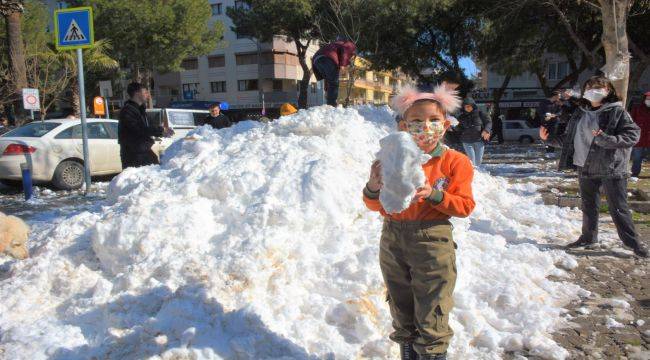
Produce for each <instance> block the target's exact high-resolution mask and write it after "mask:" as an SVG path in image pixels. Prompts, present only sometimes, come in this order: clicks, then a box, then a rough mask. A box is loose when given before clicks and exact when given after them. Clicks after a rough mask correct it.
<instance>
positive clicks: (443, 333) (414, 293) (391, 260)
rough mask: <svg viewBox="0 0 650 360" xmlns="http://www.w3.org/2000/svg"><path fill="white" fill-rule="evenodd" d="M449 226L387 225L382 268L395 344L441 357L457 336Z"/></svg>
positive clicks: (431, 223)
mask: <svg viewBox="0 0 650 360" xmlns="http://www.w3.org/2000/svg"><path fill="white" fill-rule="evenodd" d="M451 233H452V226H451V223H450V222H449V221H446V220H440V221H427V222H408V223H407V222H396V221H392V220H388V219H387V220H385V221H384V227H383V230H382V235H381V245H380V252H379V263H380V265H381V271H382V274H383V275H384V281H385V282H386V288H387V290H388V303H389V305H390V313H391V315H392V317H393V328H394V329H395V331H394V332H393V333H392V334H391V335H390V338H391V340H393V341H395V342H397V343H400V344H403V343H413V345H414V348H415V350H416V352H417V353H418V354H420V355H424V354H427V355H428V354H442V353H445V352H446V351H447V347H449V342H450V341H451V338H452V336H453V334H454V333H453V331H452V330H451V328H450V327H449V312H450V311H451V308H452V307H453V297H452V294H453V292H454V286H455V284H456V251H455V244H454V241H453V239H452V234H451Z"/></svg>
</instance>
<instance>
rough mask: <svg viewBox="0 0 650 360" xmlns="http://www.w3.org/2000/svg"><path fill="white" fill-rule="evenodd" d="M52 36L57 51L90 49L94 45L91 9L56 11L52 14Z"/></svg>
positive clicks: (79, 8)
mask: <svg viewBox="0 0 650 360" xmlns="http://www.w3.org/2000/svg"><path fill="white" fill-rule="evenodd" d="M54 35H55V37H56V48H57V50H72V49H84V48H89V47H92V46H93V44H94V43H95V32H94V29H93V9H92V7H90V6H86V7H76V8H68V9H60V10H56V11H55V12H54Z"/></svg>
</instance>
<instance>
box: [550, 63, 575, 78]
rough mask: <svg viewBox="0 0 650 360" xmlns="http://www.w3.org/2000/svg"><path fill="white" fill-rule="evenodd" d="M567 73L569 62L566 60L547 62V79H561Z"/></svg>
mask: <svg viewBox="0 0 650 360" xmlns="http://www.w3.org/2000/svg"><path fill="white" fill-rule="evenodd" d="M569 73H570V71H569V63H568V62H566V61H564V62H560V63H550V64H548V73H547V76H548V79H549V80H562V79H564V78H565V77H567V75H569Z"/></svg>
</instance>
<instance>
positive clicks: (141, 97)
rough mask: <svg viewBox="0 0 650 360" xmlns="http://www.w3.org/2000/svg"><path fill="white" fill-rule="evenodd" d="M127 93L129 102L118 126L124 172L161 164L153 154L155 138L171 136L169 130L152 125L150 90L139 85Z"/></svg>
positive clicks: (123, 109)
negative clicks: (150, 122)
mask: <svg viewBox="0 0 650 360" xmlns="http://www.w3.org/2000/svg"><path fill="white" fill-rule="evenodd" d="M126 92H127V93H128V95H129V100H127V101H126V103H125V104H124V106H123V107H122V109H121V110H120V116H119V123H118V125H117V132H118V136H117V138H118V143H119V144H120V158H121V160H122V169H126V168H129V167H139V166H146V165H152V164H159V161H158V156H156V154H155V153H154V152H153V151H152V150H151V146H153V144H154V143H155V141H154V139H153V138H154V137H160V136H171V135H172V134H173V131H172V130H171V129H169V128H163V127H162V126H156V125H151V124H149V120H148V119H147V112H146V109H145V104H146V103H147V101H148V100H149V96H150V95H149V90H148V89H147V88H146V87H144V86H143V85H142V84H140V83H136V82H134V83H130V84H129V85H128V86H127V88H126Z"/></svg>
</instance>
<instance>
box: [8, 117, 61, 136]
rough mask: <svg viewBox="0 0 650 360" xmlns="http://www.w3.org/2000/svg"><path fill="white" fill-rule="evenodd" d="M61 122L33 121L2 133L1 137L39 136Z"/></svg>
mask: <svg viewBox="0 0 650 360" xmlns="http://www.w3.org/2000/svg"><path fill="white" fill-rule="evenodd" d="M59 125H61V123H53V122H40V121H39V122H33V123H30V124H27V125H25V126H21V127H19V128H17V129H13V130H11V131H9V132H8V133H6V134H4V135H2V136H3V137H41V136H43V135H45V134H47V133H49V132H50V131H52V130H53V129H54V128H56V127H57V126H59Z"/></svg>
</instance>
